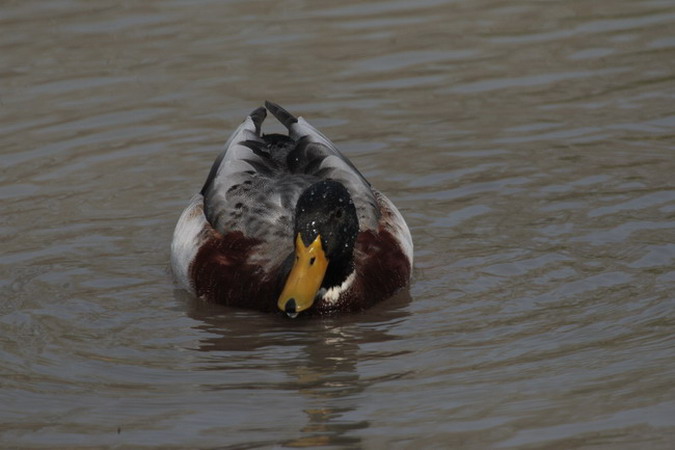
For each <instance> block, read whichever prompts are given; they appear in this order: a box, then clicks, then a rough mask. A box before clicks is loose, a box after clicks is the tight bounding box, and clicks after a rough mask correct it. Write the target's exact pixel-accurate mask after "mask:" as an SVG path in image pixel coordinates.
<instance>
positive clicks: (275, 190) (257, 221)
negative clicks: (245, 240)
mask: <svg viewBox="0 0 675 450" xmlns="http://www.w3.org/2000/svg"><path fill="white" fill-rule="evenodd" d="M266 114H267V113H266V111H265V108H262V107H261V108H258V109H256V110H255V111H253V112H252V113H251V114H250V115H249V116H248V117H247V118H246V119H245V120H244V122H243V123H242V124H241V125H240V126H239V128H237V129H236V130H235V132H234V133H233V134H232V136H231V137H230V138H229V139H228V141H227V143H226V144H225V150H224V151H223V152H222V153H221V154H220V155H219V156H218V158H217V159H216V160H215V162H214V163H213V166H212V167H211V171H210V172H209V175H208V177H207V179H206V182H205V183H204V187H203V188H202V190H201V194H202V195H203V197H204V215H205V217H206V219H207V220H208V222H209V223H210V225H211V226H212V227H213V228H214V229H215V230H217V231H218V232H220V233H221V234H226V233H229V232H232V231H241V232H242V233H243V234H244V236H247V237H250V238H257V239H260V240H261V241H265V240H272V239H273V238H277V237H279V238H284V239H285V238H287V237H288V236H292V230H293V224H292V217H291V215H292V212H293V208H294V207H295V204H294V203H293V204H291V201H292V199H290V198H289V197H292V196H293V195H295V196H296V198H297V197H298V196H299V195H300V193H299V192H302V189H303V187H302V186H295V185H293V180H290V181H288V183H290V185H288V186H283V187H282V188H281V189H280V188H279V186H277V184H278V182H279V181H278V180H279V179H280V177H279V176H278V175H279V173H280V172H282V171H283V170H284V169H283V168H282V167H280V166H279V162H278V161H276V160H275V158H274V157H272V155H271V154H270V151H269V148H268V146H266V143H265V141H264V139H263V138H262V137H261V135H260V128H261V125H262V122H263V120H265V117H266ZM295 184H303V180H296V182H295ZM304 184H306V182H304ZM296 191H297V192H296ZM290 242H292V240H291V241H290Z"/></svg>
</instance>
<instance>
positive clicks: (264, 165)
mask: <svg viewBox="0 0 675 450" xmlns="http://www.w3.org/2000/svg"><path fill="white" fill-rule="evenodd" d="M266 106H267V109H269V111H270V112H271V113H272V114H273V115H274V116H275V117H276V118H277V119H278V120H279V121H280V122H281V123H282V124H283V125H284V126H285V127H286V128H288V131H289V134H288V136H286V135H281V134H268V135H261V133H260V127H261V125H262V122H263V120H264V119H265V117H266V115H267V112H266V110H265V108H258V109H256V110H255V111H253V112H252V113H251V114H250V115H249V116H248V117H247V118H246V120H245V121H244V123H243V124H241V125H240V126H239V128H238V129H237V130H236V131H235V132H234V134H233V135H232V137H230V139H229V141H228V142H227V144H226V148H225V151H224V152H223V153H221V154H220V155H219V156H218V158H217V159H216V161H215V162H214V164H213V166H212V167H211V171H210V173H209V176H208V178H207V179H206V183H205V184H204V187H203V188H202V190H201V191H200V193H199V194H197V195H195V196H194V197H193V198H192V200H191V201H190V205H189V206H188V207H187V208H186V209H185V211H183V214H182V215H181V216H180V219H179V220H178V224H177V225H176V229H175V231H174V236H173V242H172V245H171V263H172V267H173V271H174V274H175V276H176V278H177V280H178V282H179V283H180V285H181V286H182V287H183V288H185V289H187V290H189V291H190V292H193V293H195V294H196V295H198V296H199V297H202V298H205V299H208V300H211V301H214V302H218V303H223V304H227V305H233V306H241V307H247V308H254V309H259V310H264V311H271V310H274V309H276V308H277V307H278V308H279V309H281V310H282V311H285V312H286V313H287V314H288V315H289V316H291V317H295V316H296V315H297V314H298V313H300V312H303V311H306V313H307V314H325V313H330V312H335V311H355V310H360V309H364V308H367V307H369V306H371V305H373V304H374V303H376V302H378V301H381V300H384V299H386V298H389V297H391V296H392V295H393V294H394V293H396V292H397V291H398V290H400V289H401V288H403V287H405V286H407V284H408V282H409V279H410V272H411V267H412V239H411V237H410V231H409V230H408V227H407V225H406V223H405V221H404V220H403V217H401V214H400V213H399V212H398V210H397V209H396V207H395V206H394V205H393V204H392V203H391V202H390V201H389V200H388V199H387V198H386V197H385V196H384V195H383V194H381V193H380V192H378V191H377V190H375V189H373V188H372V187H371V186H370V183H368V181H366V179H365V178H364V177H363V175H361V173H360V172H359V171H358V170H357V169H356V168H355V167H354V165H353V164H352V163H351V162H350V161H349V160H348V159H347V158H345V157H344V156H343V155H342V154H341V153H340V152H339V151H338V150H337V148H336V147H335V145H333V143H332V142H330V141H329V140H328V139H327V138H326V137H325V136H324V135H323V134H321V132H319V131H318V130H316V129H315V128H314V127H312V126H311V125H310V124H309V123H307V122H306V121H305V120H304V119H303V118H302V117H299V118H296V117H294V116H293V115H291V114H290V113H288V112H287V111H286V110H284V109H283V108H281V107H280V106H278V105H275V104H274V103H270V102H267V103H266Z"/></svg>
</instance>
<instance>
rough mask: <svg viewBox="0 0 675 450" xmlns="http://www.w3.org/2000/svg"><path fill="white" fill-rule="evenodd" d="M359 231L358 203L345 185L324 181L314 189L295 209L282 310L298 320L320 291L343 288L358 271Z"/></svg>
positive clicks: (279, 302)
mask: <svg viewBox="0 0 675 450" xmlns="http://www.w3.org/2000/svg"><path fill="white" fill-rule="evenodd" d="M358 232H359V221H358V217H357V215H356V208H355V207H354V202H353V201H352V198H351V196H350V195H349V191H347V189H346V188H345V187H344V186H343V185H342V184H341V183H338V182H336V181H332V180H325V181H320V182H318V183H315V184H313V185H311V186H309V187H308V188H307V189H306V190H305V191H304V192H303V193H302V194H301V195H300V198H299V199H298V203H297V205H296V207H295V227H294V236H295V254H294V258H295V259H294V261H293V267H292V269H291V271H290V273H289V275H288V278H287V279H286V283H285V285H284V288H283V290H282V292H281V295H280V296H279V301H278V303H277V305H278V306H279V309H281V310H282V311H284V312H285V313H286V314H288V315H289V316H290V317H295V316H297V315H298V313H300V312H302V311H304V310H306V309H308V308H310V307H311V306H312V304H313V303H314V300H315V299H316V298H317V296H318V295H319V294H320V293H321V292H325V290H327V289H331V288H333V287H337V286H340V285H341V284H342V283H343V282H344V281H345V280H346V279H347V277H348V276H349V275H350V274H351V273H352V271H353V270H354V261H353V254H354V243H355V242H356V236H357V235H358Z"/></svg>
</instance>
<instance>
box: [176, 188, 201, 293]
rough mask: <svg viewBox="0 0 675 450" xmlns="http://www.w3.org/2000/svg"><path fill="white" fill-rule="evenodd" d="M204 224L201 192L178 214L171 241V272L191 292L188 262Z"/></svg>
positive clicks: (190, 261)
mask: <svg viewBox="0 0 675 450" xmlns="http://www.w3.org/2000/svg"><path fill="white" fill-rule="evenodd" d="M205 225H208V226H210V225H209V224H208V222H207V220H206V217H205V216H204V198H203V197H202V195H201V194H196V195H195V196H194V197H192V199H191V200H190V204H189V205H188V207H187V208H185V210H184V211H183V213H182V214H181V215H180V218H179V219H178V223H177V224H176V228H175V229H174V232H173V240H172V241H171V269H172V270H173V274H174V276H175V277H176V281H177V282H178V284H179V285H180V286H181V287H182V288H183V289H186V290H188V291H190V292H192V293H194V292H195V291H194V287H193V286H192V283H191V282H190V264H192V261H193V260H194V259H195V256H196V255H197V252H198V251H199V247H200V246H201V242H202V239H203V237H202V236H203V235H202V231H203V230H204V226H205Z"/></svg>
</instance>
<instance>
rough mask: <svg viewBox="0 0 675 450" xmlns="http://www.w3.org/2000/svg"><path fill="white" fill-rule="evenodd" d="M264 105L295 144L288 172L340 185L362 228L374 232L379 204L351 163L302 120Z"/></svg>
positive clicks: (376, 225) (276, 108) (280, 108)
mask: <svg viewBox="0 0 675 450" xmlns="http://www.w3.org/2000/svg"><path fill="white" fill-rule="evenodd" d="M265 106H266V107H267V109H268V110H269V111H270V112H271V113H272V115H274V117H276V118H277V120H279V122H281V123H282V124H283V125H284V126H285V127H286V128H287V129H288V134H289V137H290V138H291V139H293V140H294V141H295V142H296V145H295V148H294V149H293V150H292V151H291V152H290V153H289V154H288V157H287V160H286V162H287V165H288V169H289V170H290V171H291V172H293V173H300V174H305V175H308V176H311V177H316V178H319V179H332V180H335V181H339V182H340V183H342V184H343V185H344V186H345V187H346V188H347V190H349V193H350V194H351V196H352V199H353V201H354V205H355V206H356V211H357V214H358V216H359V225H360V227H361V229H362V230H364V229H376V228H377V227H378V221H379V218H380V209H379V206H378V203H377V201H376V199H375V196H374V194H373V191H372V188H371V186H370V183H369V182H368V181H367V180H366V179H365V177H364V176H363V175H361V172H359V171H358V169H357V168H356V167H354V165H353V164H352V162H351V161H350V160H349V159H347V158H346V157H345V156H344V155H343V154H342V153H340V151H339V150H338V149H337V147H336V146H335V144H333V143H332V142H331V141H330V140H329V139H328V138H327V137H326V136H324V135H323V133H321V132H320V131H319V130H317V129H316V128H314V127H313V126H312V125H310V124H309V122H307V121H306V120H305V119H303V118H302V117H295V116H294V115H292V114H291V113H289V112H288V111H286V110H285V109H284V108H282V107H281V106H279V105H277V104H276V103H272V102H269V101H267V102H265Z"/></svg>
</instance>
